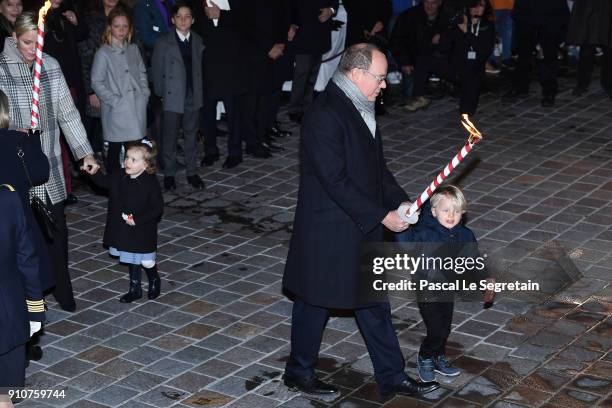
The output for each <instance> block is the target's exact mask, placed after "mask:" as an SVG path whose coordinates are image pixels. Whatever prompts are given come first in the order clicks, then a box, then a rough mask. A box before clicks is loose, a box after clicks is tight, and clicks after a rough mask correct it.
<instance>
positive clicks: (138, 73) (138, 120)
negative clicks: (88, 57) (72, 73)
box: [91, 7, 150, 173]
mask: <svg viewBox="0 0 612 408" xmlns="http://www.w3.org/2000/svg"><path fill="white" fill-rule="evenodd" d="M132 33H133V27H132V22H131V20H130V16H129V14H128V13H127V11H125V10H124V9H123V8H120V7H115V8H114V9H112V10H111V12H110V13H109V14H108V19H107V23H106V30H105V32H104V36H103V43H104V44H103V45H102V46H101V47H100V49H99V50H98V51H97V52H96V55H95V57H94V62H93V67H92V69H91V87H92V89H93V90H94V91H95V93H96V95H97V96H98V99H99V100H100V104H101V114H102V134H103V137H104V140H105V141H107V142H108V145H109V147H108V155H107V159H106V160H107V171H108V173H113V172H115V171H117V170H118V169H120V168H121V159H120V154H121V149H122V147H123V144H124V143H125V142H131V141H135V140H140V139H142V138H143V137H144V136H145V133H146V110H147V101H148V99H149V95H150V91H149V86H148V81H147V71H146V68H145V65H144V62H143V60H142V57H141V56H140V51H139V50H138V47H137V46H136V44H132Z"/></svg>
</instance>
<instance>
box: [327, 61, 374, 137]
mask: <svg viewBox="0 0 612 408" xmlns="http://www.w3.org/2000/svg"><path fill="white" fill-rule="evenodd" d="M332 81H334V83H335V84H336V85H338V88H340V89H342V92H344V94H345V95H346V96H347V97H348V98H349V99H350V100H351V102H353V105H355V108H357V111H359V114H360V115H361V117H362V118H363V121H364V122H365V124H366V125H367V126H368V129H370V132H371V133H372V137H376V136H375V135H376V117H375V116H374V102H373V101H368V98H366V97H365V96H363V94H362V93H361V91H360V90H359V88H357V85H355V84H354V83H352V82H351V80H350V79H348V77H347V76H346V75H344V74H343V73H342V72H340V71H338V70H336V72H334V76H333V77H332Z"/></svg>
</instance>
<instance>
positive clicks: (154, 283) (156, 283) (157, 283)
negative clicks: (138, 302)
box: [143, 265, 161, 299]
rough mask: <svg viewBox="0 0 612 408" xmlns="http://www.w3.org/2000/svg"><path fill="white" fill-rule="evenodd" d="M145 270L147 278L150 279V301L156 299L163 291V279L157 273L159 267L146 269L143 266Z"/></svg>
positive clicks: (148, 295) (154, 266)
mask: <svg viewBox="0 0 612 408" xmlns="http://www.w3.org/2000/svg"><path fill="white" fill-rule="evenodd" d="M143 269H144V270H145V272H146V273H147V278H149V293H148V294H147V297H148V298H149V299H156V298H157V297H158V296H159V292H160V291H161V279H160V278H159V274H158V273H157V265H153V266H152V267H150V268H145V267H144V266H143Z"/></svg>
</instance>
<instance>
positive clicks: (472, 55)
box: [467, 19, 480, 60]
mask: <svg viewBox="0 0 612 408" xmlns="http://www.w3.org/2000/svg"><path fill="white" fill-rule="evenodd" d="M470 31H471V33H472V34H474V37H478V33H479V32H480V19H478V24H476V29H474V24H473V23H472V24H471V25H470ZM467 59H468V60H475V59H476V51H474V48H473V47H472V46H471V45H470V50H469V51H468V53H467Z"/></svg>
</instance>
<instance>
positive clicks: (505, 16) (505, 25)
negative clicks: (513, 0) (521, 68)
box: [495, 10, 512, 61]
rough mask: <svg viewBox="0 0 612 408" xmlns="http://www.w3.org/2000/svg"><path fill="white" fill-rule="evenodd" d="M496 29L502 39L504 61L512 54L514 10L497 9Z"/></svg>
mask: <svg viewBox="0 0 612 408" xmlns="http://www.w3.org/2000/svg"><path fill="white" fill-rule="evenodd" d="M495 30H497V35H498V36H499V38H500V40H501V45H502V61H506V60H509V59H510V57H511V56H512V10H495Z"/></svg>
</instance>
